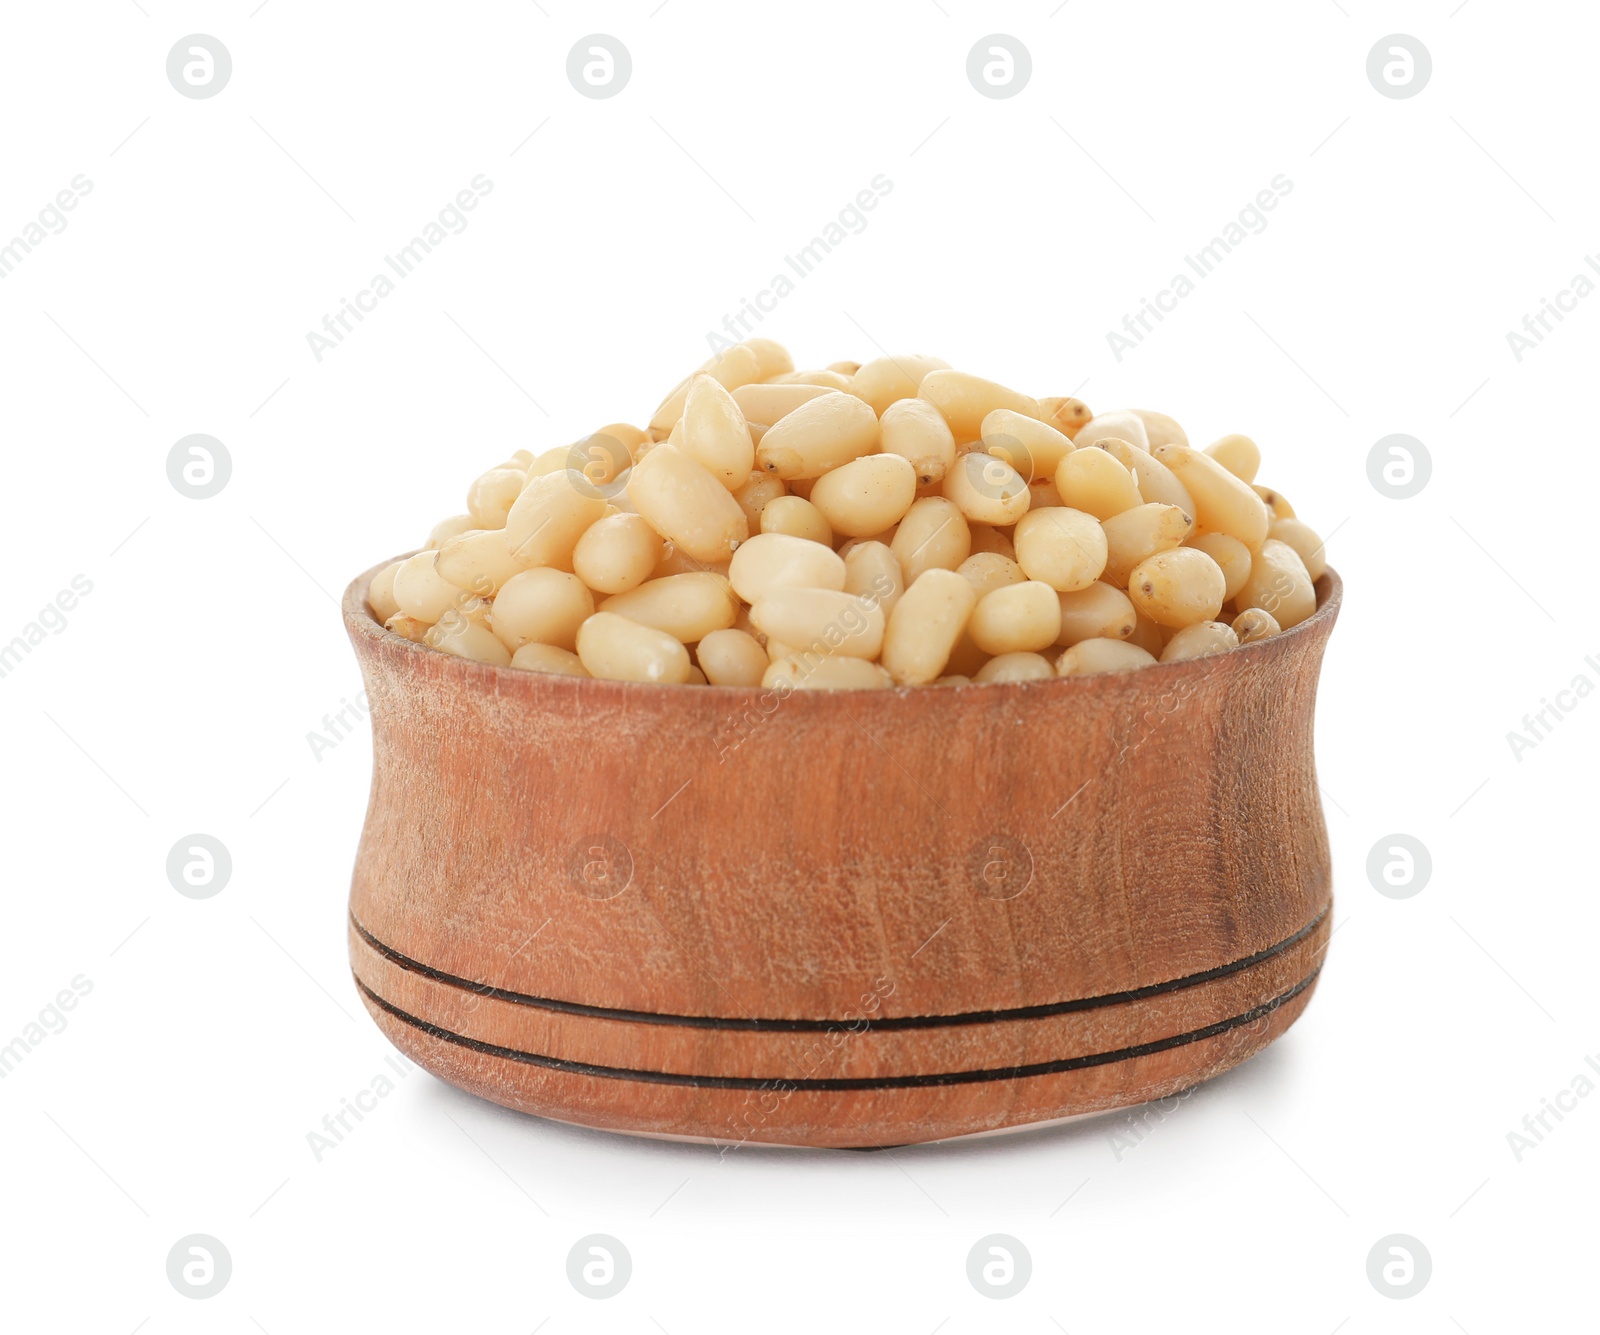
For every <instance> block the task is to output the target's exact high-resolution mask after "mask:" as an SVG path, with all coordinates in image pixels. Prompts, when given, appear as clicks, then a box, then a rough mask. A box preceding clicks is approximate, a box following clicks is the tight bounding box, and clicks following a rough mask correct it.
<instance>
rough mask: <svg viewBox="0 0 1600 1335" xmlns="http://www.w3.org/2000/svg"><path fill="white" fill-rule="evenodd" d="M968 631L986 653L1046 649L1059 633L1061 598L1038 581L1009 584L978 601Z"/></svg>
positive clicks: (1011, 652)
mask: <svg viewBox="0 0 1600 1335" xmlns="http://www.w3.org/2000/svg"><path fill="white" fill-rule="evenodd" d="M967 633H968V634H969V635H971V636H972V641H973V643H974V644H976V645H977V646H978V648H980V649H982V650H983V652H984V653H986V654H1014V653H1025V652H1028V651H1037V650H1039V649H1048V648H1049V647H1050V646H1051V645H1052V644H1054V643H1055V642H1056V636H1058V635H1059V634H1060V633H1061V602H1060V599H1059V597H1058V595H1057V594H1056V591H1055V590H1054V589H1052V588H1051V587H1050V586H1049V585H1048V584H1045V583H1043V582H1042V581H1040V580H1036V579H1030V580H1024V581H1023V582H1022V583H1021V584H1008V585H1006V586H1004V587H1003V588H999V589H995V590H994V591H993V592H992V593H986V594H984V596H983V597H982V598H980V599H979V600H978V602H977V604H976V605H975V606H974V607H973V609H972V615H971V617H970V618H969V620H968V622H967Z"/></svg>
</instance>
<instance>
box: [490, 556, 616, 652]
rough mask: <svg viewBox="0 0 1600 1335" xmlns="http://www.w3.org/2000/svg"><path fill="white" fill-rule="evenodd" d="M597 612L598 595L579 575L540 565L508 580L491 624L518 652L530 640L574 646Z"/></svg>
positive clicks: (502, 639) (508, 646)
mask: <svg viewBox="0 0 1600 1335" xmlns="http://www.w3.org/2000/svg"><path fill="white" fill-rule="evenodd" d="M593 612H594V597H593V595H592V594H591V593H590V592H589V590H588V589H587V588H585V587H584V583H583V581H582V580H581V579H579V578H578V577H577V576H576V575H569V574H567V573H566V572H564V571H561V570H551V569H550V568H548V567H547V566H539V567H537V568H535V569H533V570H524V571H523V572H522V573H521V574H520V575H513V576H512V577H511V578H510V579H508V580H507V581H506V582H505V585H504V587H502V588H501V590H500V592H499V594H498V595H497V596H496V598H495V600H494V609H493V610H492V611H491V612H490V614H489V622H490V627H491V629H493V631H494V633H495V635H497V636H498V637H499V639H500V642H501V643H502V644H503V645H505V647H506V648H507V650H509V651H510V652H512V653H515V652H516V651H517V650H518V649H520V648H522V646H523V645H525V644H527V643H528V642H529V641H532V640H537V641H538V642H539V643H540V644H553V645H556V646H557V647H558V648H562V649H571V648H572V647H573V645H574V644H575V643H576V642H577V635H578V627H579V626H581V625H582V624H583V622H584V619H585V618H586V617H588V616H590V615H591V614H592V613H593Z"/></svg>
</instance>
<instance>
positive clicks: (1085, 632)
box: [1056, 583, 1154, 649]
mask: <svg viewBox="0 0 1600 1335" xmlns="http://www.w3.org/2000/svg"><path fill="white" fill-rule="evenodd" d="M1056 597H1057V601H1058V602H1059V603H1060V604H1061V633H1060V634H1059V635H1058V636H1056V643H1057V644H1060V645H1064V646H1066V647H1067V648H1069V649H1070V648H1071V647H1072V646H1073V645H1075V644H1077V643H1078V642H1079V641H1080V640H1126V639H1128V638H1129V637H1130V636H1132V634H1133V632H1134V629H1135V625H1136V623H1137V621H1138V613H1137V612H1135V611H1134V608H1133V600H1132V599H1131V598H1129V597H1128V595H1127V594H1126V593H1124V592H1123V591H1122V590H1121V589H1119V588H1117V587H1116V586H1114V585H1111V584H1098V583H1097V584H1091V585H1089V587H1088V588H1086V589H1074V590H1073V591H1072V592H1071V593H1062V594H1058V595H1057V596H1056ZM1153 624H1154V623H1152V625H1153Z"/></svg>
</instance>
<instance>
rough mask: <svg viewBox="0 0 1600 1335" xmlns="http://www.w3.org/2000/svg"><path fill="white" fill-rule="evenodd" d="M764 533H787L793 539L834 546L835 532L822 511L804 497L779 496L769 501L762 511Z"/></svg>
mask: <svg viewBox="0 0 1600 1335" xmlns="http://www.w3.org/2000/svg"><path fill="white" fill-rule="evenodd" d="M761 531H762V532H763V533H787V534H788V535H789V536H790V537H793V538H804V539H806V540H808V541H810V542H820V543H821V544H822V545H823V546H824V547H832V546H833V530H832V529H831V528H830V527H829V526H828V521H827V520H826V519H824V518H823V517H822V511H821V510H819V509H817V507H816V506H814V505H813V504H811V502H810V501H808V500H806V498H805V497H804V496H779V497H778V498H777V499H776V500H772V501H768V502H767V504H766V505H765V506H763V507H762V510H761Z"/></svg>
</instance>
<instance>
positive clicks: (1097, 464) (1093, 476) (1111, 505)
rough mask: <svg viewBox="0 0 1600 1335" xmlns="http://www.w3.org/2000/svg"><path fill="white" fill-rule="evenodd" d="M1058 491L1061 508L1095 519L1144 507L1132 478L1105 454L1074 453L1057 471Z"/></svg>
mask: <svg viewBox="0 0 1600 1335" xmlns="http://www.w3.org/2000/svg"><path fill="white" fill-rule="evenodd" d="M1090 425H1093V423H1091V424H1090ZM1056 490H1057V491H1058V492H1060V493H1061V501H1062V504H1064V505H1069V506H1071V507H1072V508H1073V509H1074V510H1082V511H1083V512H1084V513H1085V514H1090V515H1093V516H1094V517H1095V518H1096V519H1110V518H1111V516H1112V515H1116V514H1121V513H1122V512H1123V511H1124V510H1131V509H1133V507H1134V506H1136V505H1143V504H1144V497H1142V496H1141V495H1139V487H1138V484H1137V483H1135V482H1134V480H1133V474H1132V473H1131V472H1129V471H1128V469H1126V468H1125V467H1123V465H1121V464H1119V463H1118V462H1117V461H1116V460H1115V459H1114V458H1112V456H1111V455H1110V454H1109V453H1108V452H1107V451H1105V450H1096V449H1076V450H1073V452H1072V453H1071V454H1069V455H1067V457H1066V458H1064V459H1063V460H1062V461H1061V465H1060V467H1058V468H1057V469H1056Z"/></svg>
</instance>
